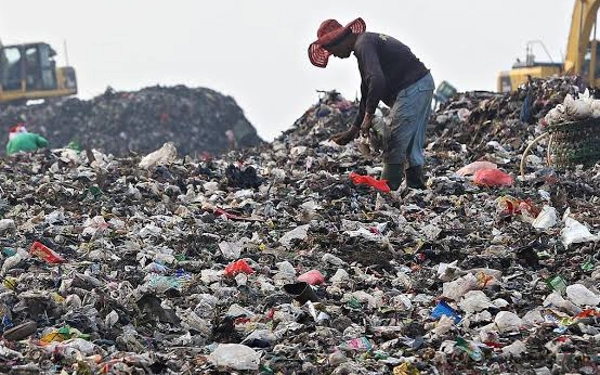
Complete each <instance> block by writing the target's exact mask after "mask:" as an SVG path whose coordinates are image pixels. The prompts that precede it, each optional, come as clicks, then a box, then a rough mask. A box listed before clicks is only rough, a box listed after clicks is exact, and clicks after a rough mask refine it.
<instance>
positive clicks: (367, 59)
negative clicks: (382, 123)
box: [354, 43, 385, 115]
mask: <svg viewBox="0 0 600 375" xmlns="http://www.w3.org/2000/svg"><path fill="white" fill-rule="evenodd" d="M354 53H355V54H356V58H357V59H358V66H359V69H360V73H361V77H362V82H363V83H362V85H364V86H365V90H363V98H364V96H365V94H366V100H365V114H366V115H373V114H375V110H376V109H377V106H378V105H379V101H380V100H381V98H382V97H383V93H384V91H385V77H384V75H383V71H382V70H381V63H380V61H379V55H378V54H377V50H376V48H375V45H374V44H373V43H364V44H362V45H361V46H360V48H358V49H357V50H355V52H354ZM362 85H361V87H362Z"/></svg>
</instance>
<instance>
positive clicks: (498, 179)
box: [473, 169, 514, 187]
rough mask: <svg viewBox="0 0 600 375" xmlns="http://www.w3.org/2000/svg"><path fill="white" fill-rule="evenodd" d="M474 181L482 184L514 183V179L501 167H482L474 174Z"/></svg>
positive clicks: (500, 184)
mask: <svg viewBox="0 0 600 375" xmlns="http://www.w3.org/2000/svg"><path fill="white" fill-rule="evenodd" d="M473 182H474V183H475V184H477V185H482V186H490V187H491V186H503V185H512V184H513V182H514V179H513V178H512V177H511V176H509V175H508V174H506V173H504V172H502V171H501V170H500V169H480V170H478V171H476V172H475V174H474V175H473Z"/></svg>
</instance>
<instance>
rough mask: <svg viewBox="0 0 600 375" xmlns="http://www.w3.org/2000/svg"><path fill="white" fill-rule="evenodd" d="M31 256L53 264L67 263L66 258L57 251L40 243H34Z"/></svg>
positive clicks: (30, 250)
mask: <svg viewBox="0 0 600 375" xmlns="http://www.w3.org/2000/svg"><path fill="white" fill-rule="evenodd" d="M29 254H30V255H32V256H35V257H38V258H40V259H43V260H45V261H46V262H48V263H52V264H57V263H64V262H65V258H63V257H61V256H60V255H58V254H57V253H56V252H55V251H53V250H52V249H50V248H48V247H47V246H46V245H44V244H43V243H41V242H39V241H34V242H33V244H31V248H30V249H29Z"/></svg>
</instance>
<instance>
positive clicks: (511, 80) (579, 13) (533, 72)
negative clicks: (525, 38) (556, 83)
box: [497, 0, 600, 92]
mask: <svg viewBox="0 0 600 375" xmlns="http://www.w3.org/2000/svg"><path fill="white" fill-rule="evenodd" d="M598 7H600V0H575V7H574V9H573V16H572V21H571V29H570V31H569V40H568V42H567V53H566V55H565V58H564V61H563V62H560V63H555V62H536V61H535V58H534V56H533V53H532V50H533V48H532V46H533V44H534V43H539V41H533V42H528V43H527V53H526V60H525V61H524V62H521V61H517V62H516V63H515V64H514V65H513V67H512V69H511V70H509V71H503V72H500V74H499V76H498V83H497V85H498V86H497V88H498V92H511V91H515V90H517V88H518V87H519V86H520V85H522V84H524V83H526V82H527V79H528V76H531V77H532V78H545V77H551V76H555V75H558V76H561V75H577V76H579V77H581V79H582V84H583V85H585V86H589V87H593V88H600V49H599V48H598V40H596V18H597V14H598ZM592 31H593V32H594V35H593V38H592V40H590V37H591V34H592ZM542 45H543V44H542Z"/></svg>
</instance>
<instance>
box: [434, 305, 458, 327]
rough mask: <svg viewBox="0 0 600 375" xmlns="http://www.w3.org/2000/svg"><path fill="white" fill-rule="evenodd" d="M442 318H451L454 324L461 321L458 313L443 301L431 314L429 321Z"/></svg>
mask: <svg viewBox="0 0 600 375" xmlns="http://www.w3.org/2000/svg"><path fill="white" fill-rule="evenodd" d="M442 316H447V317H450V318H452V319H453V320H454V323H456V324H458V323H460V321H461V319H462V317H461V316H460V315H459V314H458V312H457V311H456V310H454V309H453V308H452V307H450V306H449V305H448V304H447V303H446V302H445V301H440V302H439V303H438V304H437V306H435V308H434V309H433V311H432V312H431V319H434V320H437V319H440V318H441V317H442Z"/></svg>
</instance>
